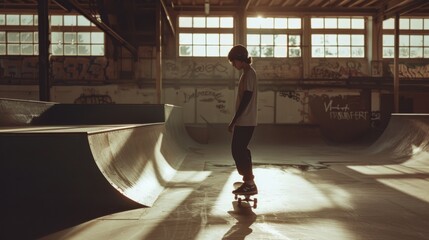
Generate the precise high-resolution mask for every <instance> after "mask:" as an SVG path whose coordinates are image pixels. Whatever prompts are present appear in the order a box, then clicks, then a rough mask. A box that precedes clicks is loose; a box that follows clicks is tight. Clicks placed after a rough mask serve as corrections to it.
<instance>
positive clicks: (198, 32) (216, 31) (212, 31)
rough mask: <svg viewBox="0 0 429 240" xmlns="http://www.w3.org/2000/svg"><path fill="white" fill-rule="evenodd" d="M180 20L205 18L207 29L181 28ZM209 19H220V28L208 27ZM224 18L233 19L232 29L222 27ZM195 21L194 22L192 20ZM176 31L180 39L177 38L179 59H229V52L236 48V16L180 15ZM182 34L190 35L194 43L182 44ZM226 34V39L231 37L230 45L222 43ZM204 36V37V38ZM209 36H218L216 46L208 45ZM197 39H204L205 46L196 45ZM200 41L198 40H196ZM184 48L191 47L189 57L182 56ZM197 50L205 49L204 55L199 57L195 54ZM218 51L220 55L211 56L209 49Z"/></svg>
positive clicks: (201, 44)
mask: <svg viewBox="0 0 429 240" xmlns="http://www.w3.org/2000/svg"><path fill="white" fill-rule="evenodd" d="M180 18H192V19H194V18H205V27H194V26H191V27H188V26H185V27H181V26H180ZM209 18H219V22H218V23H219V26H218V27H207V19H209ZM222 18H231V20H232V25H231V27H221V21H222ZM192 21H194V20H192ZM176 29H177V35H178V37H177V38H176V49H177V50H176V56H177V57H183V58H195V57H207V58H212V57H227V56H228V52H229V50H230V49H231V48H232V47H233V46H234V44H235V37H236V36H235V17H234V16H230V15H221V14H219V15H213V16H206V15H198V14H197V15H195V14H179V15H178V16H177V25H176ZM181 34H189V35H191V36H192V37H191V38H192V40H191V41H192V42H191V43H185V44H182V43H181V41H182V39H181ZM223 34H225V35H226V36H224V37H230V38H231V40H230V41H229V42H230V44H228V43H226V44H222V43H221V37H222V35H223ZM203 35H204V37H203ZM208 35H218V41H217V43H216V44H213V43H211V44H210V43H208V38H207V36H208ZM197 37H200V39H202V38H204V42H205V43H204V44H203V43H194V39H196V38H197ZM196 40H198V39H196ZM182 46H189V47H191V53H190V54H189V55H182V53H181V51H182ZM196 48H200V49H201V48H204V54H201V55H198V54H195V53H194V50H195V49H196ZM210 48H211V49H216V48H217V51H218V54H210V51H208V50H209V49H210Z"/></svg>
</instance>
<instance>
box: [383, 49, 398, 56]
mask: <svg viewBox="0 0 429 240" xmlns="http://www.w3.org/2000/svg"><path fill="white" fill-rule="evenodd" d="M394 53H395V51H394V48H393V47H383V57H384V58H393V57H394Z"/></svg>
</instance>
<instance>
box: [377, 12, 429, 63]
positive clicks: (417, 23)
mask: <svg viewBox="0 0 429 240" xmlns="http://www.w3.org/2000/svg"><path fill="white" fill-rule="evenodd" d="M394 29H395V20H394V19H393V18H390V19H387V20H385V21H384V22H383V58H393V57H395V35H394ZM399 30H400V34H399V57H400V58H429V18H400V19H399Z"/></svg>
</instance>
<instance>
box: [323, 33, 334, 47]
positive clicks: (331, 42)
mask: <svg viewBox="0 0 429 240" xmlns="http://www.w3.org/2000/svg"><path fill="white" fill-rule="evenodd" d="M325 45H328V46H332V45H337V35H336V34H326V35H325Z"/></svg>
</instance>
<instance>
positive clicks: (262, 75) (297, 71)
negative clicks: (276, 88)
mask: <svg viewBox="0 0 429 240" xmlns="http://www.w3.org/2000/svg"><path fill="white" fill-rule="evenodd" d="M253 67H254V68H255V70H256V73H257V74H258V78H259V79H288V78H289V79H291V78H292V79H296V78H300V77H301V76H302V63H301V61H299V60H289V59H287V60H277V59H276V60H265V59H258V60H255V64H253Z"/></svg>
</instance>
